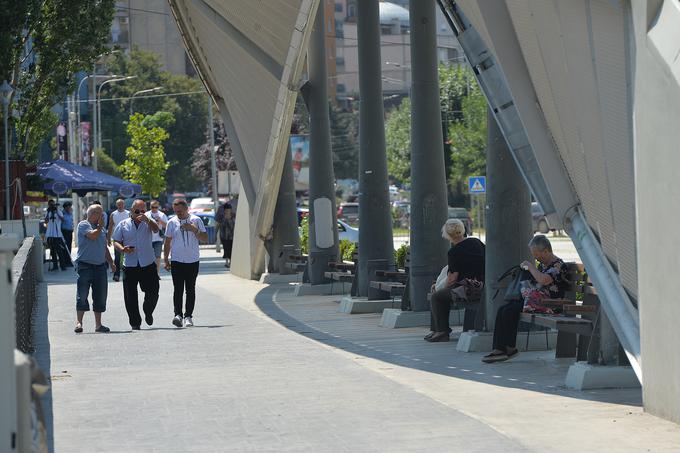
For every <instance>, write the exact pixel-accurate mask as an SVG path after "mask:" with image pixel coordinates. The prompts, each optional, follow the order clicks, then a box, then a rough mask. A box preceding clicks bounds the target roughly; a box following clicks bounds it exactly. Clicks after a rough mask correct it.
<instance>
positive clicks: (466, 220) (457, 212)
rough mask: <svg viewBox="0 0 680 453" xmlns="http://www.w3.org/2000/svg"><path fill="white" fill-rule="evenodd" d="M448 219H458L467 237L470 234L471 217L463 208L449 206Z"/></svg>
mask: <svg viewBox="0 0 680 453" xmlns="http://www.w3.org/2000/svg"><path fill="white" fill-rule="evenodd" d="M449 219H458V220H460V221H461V222H463V225H465V234H467V235H468V236H469V235H470V234H471V233H472V217H470V213H469V212H468V210H467V209H465V208H452V207H451V206H449Z"/></svg>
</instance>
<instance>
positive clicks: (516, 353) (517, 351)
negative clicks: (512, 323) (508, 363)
mask: <svg viewBox="0 0 680 453" xmlns="http://www.w3.org/2000/svg"><path fill="white" fill-rule="evenodd" d="M505 355H506V356H508V358H507V359H505V360H510V359H514V358H515V357H517V356H518V355H519V349H517V348H515V350H514V351H512V352H509V353H507V354H505Z"/></svg>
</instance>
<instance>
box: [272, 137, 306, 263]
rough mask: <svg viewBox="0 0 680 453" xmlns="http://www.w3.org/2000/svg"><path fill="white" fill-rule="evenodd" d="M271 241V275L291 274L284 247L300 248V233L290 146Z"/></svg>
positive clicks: (284, 166)
mask: <svg viewBox="0 0 680 453" xmlns="http://www.w3.org/2000/svg"><path fill="white" fill-rule="evenodd" d="M272 229H273V234H272V239H271V241H268V246H267V252H268V253H269V265H268V269H267V271H268V272H269V273H279V274H291V273H293V270H292V269H288V268H286V266H285V265H284V262H285V256H284V255H283V253H284V252H283V246H284V245H292V246H294V248H295V249H298V248H300V234H299V232H298V224H297V213H296V206H295V180H294V179H293V162H292V158H291V155H290V144H289V145H288V151H287V152H286V160H285V162H284V164H283V175H282V176H281V184H280V185H279V197H278V199H277V200H276V210H275V211H274V224H273V226H272Z"/></svg>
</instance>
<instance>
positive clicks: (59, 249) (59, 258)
mask: <svg viewBox="0 0 680 453" xmlns="http://www.w3.org/2000/svg"><path fill="white" fill-rule="evenodd" d="M47 245H49V246H50V259H51V260H52V269H56V268H57V266H61V268H62V269H66V267H67V266H69V265H70V264H71V257H70V256H69V254H68V251H67V250H66V245H65V244H64V240H63V239H62V238H57V237H52V238H47Z"/></svg>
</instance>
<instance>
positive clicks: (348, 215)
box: [338, 203, 359, 223]
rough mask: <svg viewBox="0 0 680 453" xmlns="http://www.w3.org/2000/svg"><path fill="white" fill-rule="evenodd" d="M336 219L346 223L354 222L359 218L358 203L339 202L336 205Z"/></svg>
mask: <svg viewBox="0 0 680 453" xmlns="http://www.w3.org/2000/svg"><path fill="white" fill-rule="evenodd" d="M338 219H341V220H344V221H345V222H347V223H355V222H356V221H357V220H359V203H340V206H338Z"/></svg>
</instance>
